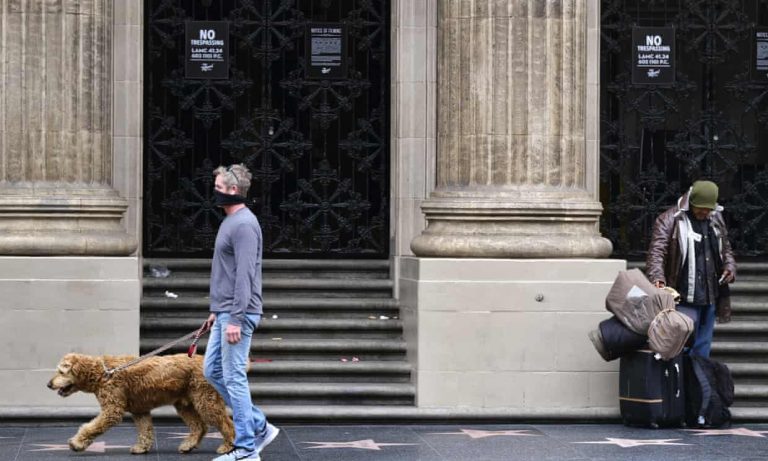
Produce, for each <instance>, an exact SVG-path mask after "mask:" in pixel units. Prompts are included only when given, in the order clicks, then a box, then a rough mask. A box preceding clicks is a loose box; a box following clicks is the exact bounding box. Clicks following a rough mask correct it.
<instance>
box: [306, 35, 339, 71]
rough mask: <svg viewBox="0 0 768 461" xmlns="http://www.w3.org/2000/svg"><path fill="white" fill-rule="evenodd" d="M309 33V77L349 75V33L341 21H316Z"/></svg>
mask: <svg viewBox="0 0 768 461" xmlns="http://www.w3.org/2000/svg"><path fill="white" fill-rule="evenodd" d="M307 27H308V32H309V33H308V34H307V60H308V62H307V69H308V71H307V77H309V78H312V79H337V78H344V77H346V76H347V60H346V54H347V53H346V51H347V34H346V30H345V29H346V28H345V26H344V25H343V24H340V23H314V24H310V25H309V26H307Z"/></svg>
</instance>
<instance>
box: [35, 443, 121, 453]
mask: <svg viewBox="0 0 768 461" xmlns="http://www.w3.org/2000/svg"><path fill="white" fill-rule="evenodd" d="M33 445H35V446H37V447H43V448H36V449H34V450H29V451H67V450H69V445H67V444H66V443H64V444H45V443H34V444H33ZM110 448H131V447H130V446H128V445H107V443H106V442H93V443H92V444H91V445H90V446H89V447H88V448H86V449H85V451H90V452H93V453H105V452H106V451H107V449H110Z"/></svg>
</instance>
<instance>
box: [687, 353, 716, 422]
mask: <svg viewBox="0 0 768 461" xmlns="http://www.w3.org/2000/svg"><path fill="white" fill-rule="evenodd" d="M691 368H692V369H693V373H694V374H695V375H696V380H697V381H698V382H699V387H701V408H699V414H698V416H704V415H705V414H706V411H707V409H708V408H709V404H710V401H711V400H712V386H710V385H709V380H708V379H707V375H706V373H704V370H703V369H702V367H701V362H699V359H698V357H696V356H692V357H691Z"/></svg>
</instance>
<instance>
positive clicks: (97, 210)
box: [0, 0, 141, 255]
mask: <svg viewBox="0 0 768 461" xmlns="http://www.w3.org/2000/svg"><path fill="white" fill-rule="evenodd" d="M112 24H113V2H112V0H81V1H75V0H58V1H43V0H28V1H19V0H0V254H3V255H128V254H131V253H132V252H134V251H135V249H136V246H137V243H136V239H135V238H133V237H131V236H129V235H128V234H127V233H126V231H125V229H124V227H123V225H122V224H121V219H122V217H123V213H124V212H125V210H126V209H127V206H128V204H127V202H126V200H124V199H123V198H121V197H120V196H119V195H118V193H117V191H115V190H114V189H113V187H112V30H113V27H112ZM140 64H141V63H135V65H137V66H138V65H140Z"/></svg>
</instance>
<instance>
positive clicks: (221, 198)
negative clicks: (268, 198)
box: [213, 190, 246, 206]
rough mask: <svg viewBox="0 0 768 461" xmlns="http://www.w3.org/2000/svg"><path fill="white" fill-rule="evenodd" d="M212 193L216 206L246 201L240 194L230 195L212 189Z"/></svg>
mask: <svg viewBox="0 0 768 461" xmlns="http://www.w3.org/2000/svg"><path fill="white" fill-rule="evenodd" d="M213 195H214V197H216V200H215V201H214V204H215V205H216V206H228V205H239V204H241V203H245V202H246V199H245V197H243V196H242V195H230V194H225V193H224V192H219V191H217V190H214V191H213Z"/></svg>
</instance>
